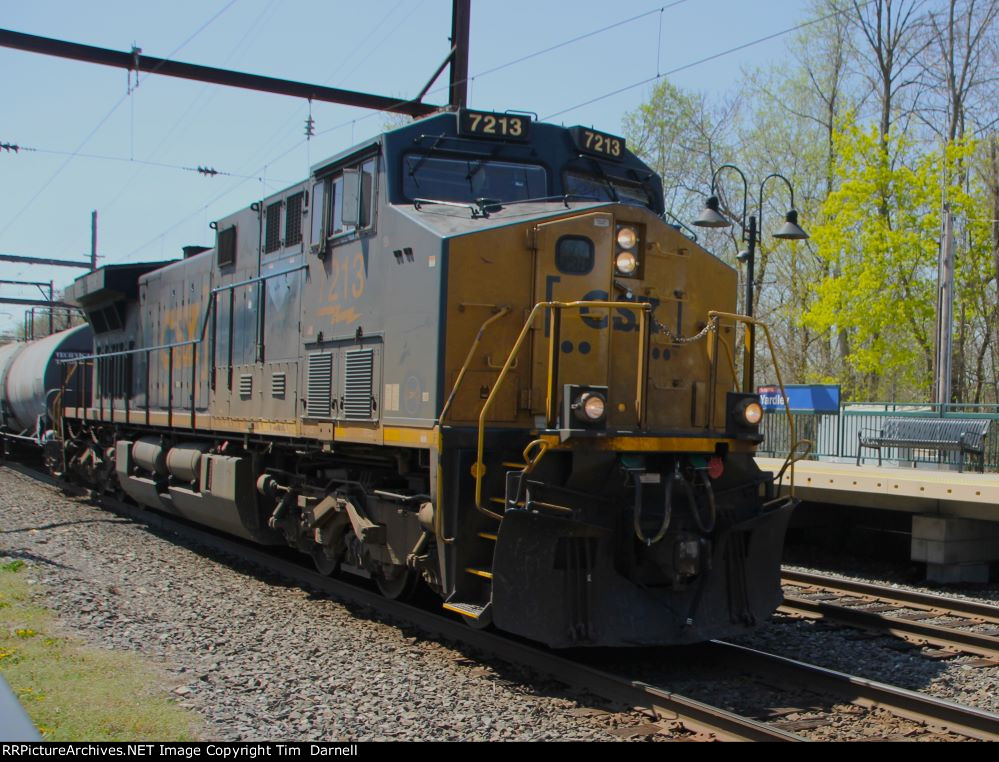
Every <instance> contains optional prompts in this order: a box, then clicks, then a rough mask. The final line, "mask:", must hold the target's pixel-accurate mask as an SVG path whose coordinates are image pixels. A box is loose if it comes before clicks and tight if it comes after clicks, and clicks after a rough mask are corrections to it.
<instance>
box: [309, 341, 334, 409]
mask: <svg viewBox="0 0 999 762" xmlns="http://www.w3.org/2000/svg"><path fill="white" fill-rule="evenodd" d="M306 394H307V395H308V396H307V397H306V404H305V414H306V415H307V416H308V417H309V418H329V417H330V412H331V405H330V400H331V398H332V395H333V355H332V354H331V353H329V352H316V353H314V354H311V355H309V380H308V384H307V390H306Z"/></svg>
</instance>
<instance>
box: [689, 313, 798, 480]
mask: <svg viewBox="0 0 999 762" xmlns="http://www.w3.org/2000/svg"><path fill="white" fill-rule="evenodd" d="M708 320H711V321H713V322H714V323H715V327H716V330H714V331H711V332H710V334H709V335H708V352H709V357H710V358H711V392H710V393H709V395H708V400H709V406H710V407H709V412H708V420H709V421H710V420H713V418H712V416H713V415H714V401H715V384H716V381H717V373H716V370H715V368H716V364H717V350H716V349H715V347H714V345H715V344H716V343H717V342H718V341H719V338H718V331H717V326H718V323H719V322H720V321H721V320H732V321H733V322H736V323H742V324H743V325H745V326H746V353H747V356H748V355H749V354H750V353H752V352H753V350H754V348H755V347H754V344H753V335H754V331H753V329H755V328H756V327H757V326H759V327H760V328H762V329H763V335H764V336H765V337H766V340H767V347H768V348H769V349H770V359H771V360H772V361H773V365H774V374H775V375H776V376H777V386H778V387H779V388H780V394H781V398H782V399H783V400H784V412H785V414H786V415H787V423H788V427H789V430H790V431H792V432H793V431H795V428H794V415H793V414H792V413H791V403H790V402H788V399H787V392H786V391H785V389H784V379H783V378H782V377H781V373H780V364H779V363H778V362H777V350H776V348H775V347H774V342H773V338H772V337H771V336H770V328H769V326H767V324H766V323H764V322H763V321H761V320H757V319H756V318H754V317H750V316H748V315H739V314H737V313H734V312H719V311H717V310H710V311H709V312H708ZM748 364H749V363H747V365H748ZM751 383H752V379H751V378H749V377H748V376H745V375H744V377H743V391H745V392H753V391H755V390H754V389H750V388H748V387H749V386H751ZM798 444H800V443H799V442H795V444H794V446H793V447H791V450H790V453H789V454H788V461H787V462H786V463H785V464H784V467H783V468H782V469H781V471H780V473H781V476H783V474H784V471H785V470H787V469H788V468H790V474H791V482H790V495H791V497H794V464H795V462H796V460H800V458H803V457H805V455H807V454H808V451H807V450H806V451H805V452H804V453H803V454H802V455H801V456H800V457H799V458H793V457H792V456H793V455H794V452H795V451H796V450H797V448H798ZM808 444H809V445H811V442H808ZM809 449H810V448H809Z"/></svg>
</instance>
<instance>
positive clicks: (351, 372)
mask: <svg viewBox="0 0 999 762" xmlns="http://www.w3.org/2000/svg"><path fill="white" fill-rule="evenodd" d="M345 365H346V367H345V369H344V373H345V375H344V398H343V417H344V418H350V419H353V420H366V419H370V418H371V413H372V398H371V393H372V387H373V382H374V367H375V352H374V350H373V349H354V350H351V351H349V352H347V355H346V363H345Z"/></svg>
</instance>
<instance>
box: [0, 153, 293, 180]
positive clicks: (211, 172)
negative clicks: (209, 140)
mask: <svg viewBox="0 0 999 762" xmlns="http://www.w3.org/2000/svg"><path fill="white" fill-rule="evenodd" d="M2 145H3V144H0V146H2ZM16 147H17V148H18V149H20V151H24V152H27V153H38V154H50V155H52V156H71V157H75V158H78V159H97V160H100V161H116V162H122V163H125V164H139V165H142V166H146V167H157V168H160V169H178V170H182V171H184V172H195V173H197V174H200V175H204V176H206V177H215V176H216V175H222V176H225V177H239V178H243V179H246V180H259V179H261V178H260V177H258V176H256V175H240V174H236V173H234V172H224V171H222V170H218V169H214V168H210V167H206V166H202V165H198V166H197V167H189V166H187V165H184V164H170V163H168V162H163V161H151V160H149V159H133V158H131V157H129V156H111V155H108V154H98V153H82V152H80V151H58V150H55V149H49V148H35V147H33V146H16ZM269 179H272V180H273V178H269ZM278 182H283V181H278Z"/></svg>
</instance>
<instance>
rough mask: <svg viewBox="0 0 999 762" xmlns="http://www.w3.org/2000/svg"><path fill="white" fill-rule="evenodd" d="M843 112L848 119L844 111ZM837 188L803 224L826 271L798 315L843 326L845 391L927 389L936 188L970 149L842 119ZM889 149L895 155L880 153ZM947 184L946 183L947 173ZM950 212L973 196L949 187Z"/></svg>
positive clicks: (814, 324) (891, 393)
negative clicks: (935, 145)
mask: <svg viewBox="0 0 999 762" xmlns="http://www.w3.org/2000/svg"><path fill="white" fill-rule="evenodd" d="M848 121H849V120H848ZM834 142H835V149H836V156H837V162H836V166H835V170H834V172H835V177H836V181H837V189H836V190H835V191H834V192H833V193H831V194H830V195H829V196H828V197H827V198H826V200H825V202H824V203H823V204H822V207H821V209H820V222H819V223H818V224H815V225H813V226H812V231H811V232H812V243H813V244H814V245H815V247H816V250H817V253H818V256H819V257H821V258H822V259H823V260H825V261H826V262H827V263H828V264H829V272H831V273H835V274H833V275H830V276H829V277H827V278H825V279H824V280H822V281H820V282H818V283H816V284H815V285H814V287H813V291H814V294H815V299H814V301H813V302H812V303H811V305H810V306H809V308H808V310H807V311H806V312H805V313H804V315H803V317H802V322H803V324H804V325H806V326H808V327H810V328H812V329H813V330H816V331H820V332H833V331H846V332H847V333H848V334H849V336H850V351H849V353H848V355H847V356H846V358H845V359H846V362H847V363H848V366H849V368H850V369H851V370H852V371H853V374H852V378H851V379H849V381H848V382H847V384H846V386H847V388H848V393H851V394H852V396H854V397H857V396H866V397H868V398H892V399H895V398H908V399H926V398H927V397H928V395H929V393H930V385H931V380H932V373H933V344H934V339H933V336H934V315H935V310H936V262H937V253H938V240H939V237H940V230H941V201H942V199H941V188H942V187H944V179H945V177H946V178H948V179H949V178H953V177H955V176H957V175H958V170H959V167H960V165H961V164H962V163H963V162H965V161H967V159H968V157H969V156H970V155H971V154H972V152H973V150H974V146H973V144H971V143H970V142H966V143H962V144H953V145H950V146H948V147H947V148H946V150H945V151H932V150H930V151H926V150H923V151H922V152H919V151H916V150H915V148H914V146H913V145H912V144H911V143H910V142H908V141H907V140H906V138H905V137H904V136H901V135H898V134H891V135H888V136H887V137H886V139H885V140H882V136H881V134H880V133H879V131H878V129H877V127H876V126H873V127H870V128H865V127H858V126H856V125H852V124H848V125H847V126H845V127H844V128H843V129H842V130H841V131H839V132H838V133H837V134H836V135H835V136H834ZM888 157H894V159H893V160H889V158H888ZM947 185H948V187H950V186H951V183H950V182H948V183H947ZM948 202H949V203H950V205H951V209H952V211H953V212H954V213H955V215H956V216H958V217H964V218H967V217H969V216H972V212H973V209H974V201H973V199H972V197H971V196H970V195H969V194H968V193H967V192H966V191H963V190H961V189H960V188H952V187H950V190H949V195H948Z"/></svg>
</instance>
